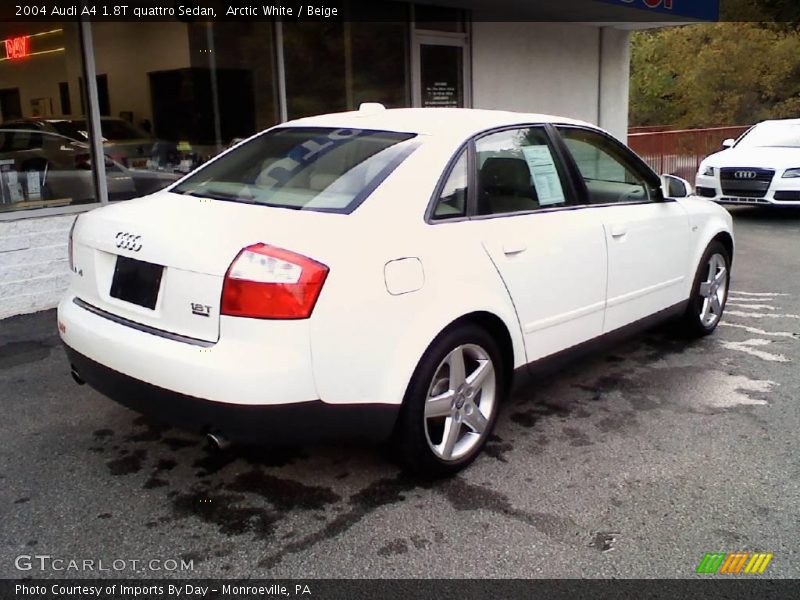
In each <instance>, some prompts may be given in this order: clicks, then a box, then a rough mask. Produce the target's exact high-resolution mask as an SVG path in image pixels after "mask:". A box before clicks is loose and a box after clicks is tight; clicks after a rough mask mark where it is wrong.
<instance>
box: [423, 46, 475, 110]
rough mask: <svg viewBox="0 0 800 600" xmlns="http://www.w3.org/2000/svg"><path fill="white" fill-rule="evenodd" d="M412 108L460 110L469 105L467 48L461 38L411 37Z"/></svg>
mask: <svg viewBox="0 0 800 600" xmlns="http://www.w3.org/2000/svg"><path fill="white" fill-rule="evenodd" d="M412 67H413V70H414V73H413V83H414V86H413V92H414V106H420V107H423V108H429V107H435V108H464V107H468V106H470V105H471V98H470V85H469V46H468V45H467V41H466V39H465V38H464V36H462V35H454V36H449V35H446V34H436V35H430V34H422V33H417V34H416V35H415V43H414V60H413V64H412Z"/></svg>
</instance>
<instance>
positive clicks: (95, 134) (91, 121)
mask: <svg viewBox="0 0 800 600" xmlns="http://www.w3.org/2000/svg"><path fill="white" fill-rule="evenodd" d="M405 25H406V47H405V52H406V53H407V54H408V56H406V65H407V68H406V71H407V72H406V74H405V76H404V77H405V86H406V88H407V89H406V93H405V96H406V99H407V101H408V100H410V105H411V106H414V107H418V106H422V90H421V87H422V86H421V81H420V76H421V65H420V49H421V46H422V45H441V46H453V47H458V48H461V49H462V61H463V80H462V82H461V86H462V87H463V105H464V106H466V107H470V106H471V105H472V102H471V98H472V85H471V73H470V66H471V59H470V50H471V43H470V32H469V20H468V19H464V23H463V26H460V27H459V28H458V29H461V31H439V30H433V29H426V28H425V27H426V23H416V22H415V21H414V15H413V7H412V8H411V14H410V15H409V19H408V20H407V21H406V23H405ZM78 27H79V39H80V51H81V57H80V58H81V73H82V83H83V89H82V90H81V91H82V95H83V98H85V106H86V110H85V112H86V115H85V117H86V121H87V124H88V130H89V131H88V134H89V140H88V141H89V146H90V152H91V156H92V164H93V165H98V164H104V150H103V138H102V136H101V133H100V122H101V115H100V108H99V107H100V100H99V94H98V86H97V83H96V82H97V68H96V64H95V47H94V43H93V24H92V22H91V21H88V20H79V22H78ZM213 27H214V25H213V24H209V28H210V29H211V28H213ZM272 36H273V42H274V43H273V47H272V52H271V56H270V57H268V58H267V57H265V60H271V61H272V65H273V85H274V89H275V104H276V106H275V108H276V119H277V123H283V122H286V121H287V120H289V114H290V111H289V105H288V98H287V83H286V66H287V65H286V56H285V46H284V27H283V23H282V22H281V21H280V20H275V21H273V22H272ZM354 108H357V107H354ZM254 133H255V132H254ZM91 171H92V177H93V180H94V185H95V198H96V199H97V201H96V202H93V203H87V204H75V205H69V206H61V207H47V208H33V209H28V210H19V211H8V212H0V221H16V220H21V219H29V218H39V217H47V216H55V215H64V214H77V213H81V212H86V211H88V210H92V209H94V208H97V207H100V206H104V205H107V204H108V203H109V192H108V181H107V177H106V172H105V169H97V168H92V169H91ZM122 201H124V200H122Z"/></svg>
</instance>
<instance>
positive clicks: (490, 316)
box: [428, 310, 515, 385]
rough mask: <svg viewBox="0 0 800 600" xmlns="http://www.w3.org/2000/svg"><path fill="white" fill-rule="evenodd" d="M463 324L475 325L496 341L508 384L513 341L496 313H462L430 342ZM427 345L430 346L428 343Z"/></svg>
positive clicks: (512, 355) (512, 361)
mask: <svg viewBox="0 0 800 600" xmlns="http://www.w3.org/2000/svg"><path fill="white" fill-rule="evenodd" d="M465 324H474V325H477V326H478V327H480V328H481V329H483V330H485V331H486V332H487V333H489V335H491V336H492V338H493V339H494V340H495V341H496V342H497V346H498V348H499V349H500V352H501V354H502V359H503V374H504V376H505V381H506V384H508V385H510V384H511V378H512V376H513V374H514V365H515V354H514V342H513V340H512V339H511V333H510V332H509V330H508V327H507V326H506V324H505V322H504V321H503V320H502V319H501V318H500V317H498V316H497V315H496V314H494V313H491V312H489V311H485V310H478V311H474V312H471V313H469V314H466V315H463V316H461V317H459V318H458V319H456V320H455V321H453V322H452V323H450V324H449V325H447V326H446V327H445V328H444V329H442V331H441V332H440V333H439V334H438V335H437V336H436V337H434V338H433V340H431V344H433V342H434V341H435V340H437V339H438V338H439V337H440V336H442V335H444V334H445V333H447V332H448V331H450V330H452V329H454V328H456V327H459V326H460V325H465ZM428 347H430V344H429V345H428Z"/></svg>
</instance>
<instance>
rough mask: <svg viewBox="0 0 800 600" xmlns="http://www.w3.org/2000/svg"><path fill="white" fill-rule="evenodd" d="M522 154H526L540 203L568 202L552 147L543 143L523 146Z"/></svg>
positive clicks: (541, 204) (526, 160)
mask: <svg viewBox="0 0 800 600" xmlns="http://www.w3.org/2000/svg"><path fill="white" fill-rule="evenodd" d="M522 154H523V155H524V156H525V162H527V163H528V169H530V172H531V177H533V183H534V185H535V186H536V194H537V196H538V197H539V205H540V206H552V205H554V204H563V203H564V202H566V198H565V197H564V188H562V187H561V179H559V177H558V171H557V170H556V163H555V161H554V160H553V155H552V154H551V153H550V148H548V147H547V146H543V145H542V146H523V147H522Z"/></svg>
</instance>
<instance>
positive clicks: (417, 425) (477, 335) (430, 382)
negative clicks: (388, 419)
mask: <svg viewBox="0 0 800 600" xmlns="http://www.w3.org/2000/svg"><path fill="white" fill-rule="evenodd" d="M457 349H461V351H462V355H463V356H464V364H465V365H466V367H467V368H466V369H465V372H466V373H467V374H470V372H471V371H470V368H471V366H470V365H479V364H480V363H479V361H478V359H477V358H476V356H478V355H480V352H479V351H483V352H484V353H485V355H486V356H488V358H489V359H490V360H491V365H492V369H491V371H492V372H491V373H490V374H489V375H487V378H486V379H485V380H484V381H485V385H486V386H487V387H486V388H482V389H481V391H480V393H476V392H475V390H474V389H466V391H464V392H463V393H462V394H461V396H459V395H458V394H455V395H454V398H453V404H452V406H453V409H452V410H453V411H456V412H459V413H460V415H459V417H458V423H459V426H458V427H459V428H463V429H461V431H462V435H463V438H461V440H460V443H461V445H462V447H464V448H469V449H468V451H466V452H465V453H464V454H463V455H459V456H454V457H453V458H451V459H450V460H444V459H443V458H442V457H441V456H439V455H438V454H437V453H436V452H435V451H434V449H433V448H432V447H431V446H432V445H436V444H434V442H433V441H429V440H432V438H433V437H435V436H434V434H435V433H436V432H435V431H434V430H435V429H436V427H437V426H438V420H439V419H441V421H442V439H441V440H439V441H440V444H441V445H442V446H443V447H446V445H445V438H444V436H445V432H446V431H447V427H446V426H445V424H444V422H445V421H447V419H448V418H452V417H429V419H430V420H427V419H426V417H425V409H426V404H427V402H428V399H429V392H430V391H431V390H432V389H435V386H436V385H442V384H444V383H448V390H450V388H451V386H450V385H449V381H452V379H450V377H451V375H450V373H449V371H450V367H449V363H446V362H445V361H446V359H448V357H450V356H451V354H452V353H453V352H455V351H456V350H457ZM473 353H474V354H473ZM502 361H503V355H502V353H501V352H500V349H499V348H498V345H497V342H496V341H495V340H494V338H493V337H492V336H491V335H490V334H489V333H488V332H486V331H485V330H484V329H482V328H481V327H478V326H477V325H474V324H464V325H457V326H455V327H453V328H451V329H448V330H446V331H444V332H443V333H442V334H440V335H439V336H438V337H437V338H436V339H435V340H434V341H433V342H432V343H431V345H430V346H429V347H428V349H427V350H426V351H425V353H424V354H423V356H422V358H421V359H420V361H419V363H418V365H417V368H416V369H415V370H414V374H413V375H412V377H411V381H410V382H409V384H408V388H407V390H406V394H405V397H404V399H403V407H402V409H401V411H400V415H399V417H398V422H397V426H396V427H395V432H394V435H393V438H392V445H393V449H394V453H395V455H396V457H397V458H398V459H399V461H400V462H401V464H402V465H403V466H404V467H405V468H406V469H408V470H409V471H411V472H412V473H414V474H415V475H417V476H420V477H423V478H428V479H435V478H440V477H446V476H450V475H454V474H455V473H458V472H459V471H461V470H462V469H464V468H465V467H466V466H467V465H469V464H470V463H471V462H472V461H473V460H475V458H476V457H477V456H478V454H480V452H481V450H482V449H483V446H484V444H485V443H486V440H487V439H488V437H489V436H490V435H491V432H492V428H493V427H494V424H495V422H496V420H497V414H498V409H499V405H500V403H501V402H502V401H503V400H504V399H505V396H506V394H507V390H508V382H507V381H506V375H505V373H506V369H505V365H504V364H503V362H502ZM476 368H477V367H476ZM443 369H444V370H446V371H447V372H448V376H447V377H448V382H445V381H444V377H443V376H442V372H443ZM473 374H474V373H473ZM434 377H436V378H437V381H438V382H439V383H438V384H437V383H436V382H435V381H434ZM489 377H492V378H493V382H494V383H493V388H492V387H491V386H492V383H491V382H490V381H489ZM467 388H470V386H467ZM487 390H493V393H492V392H491V391H487ZM451 391H452V390H451ZM484 391H486V396H484ZM445 393H448V392H445ZM467 394H469V395H470V397H471V400H470V398H469V397H465V395H467ZM431 395H433V396H435V395H438V394H435V393H434V394H431ZM490 397H491V400H490ZM459 401H460V402H461V405H458V404H459ZM472 401H474V403H473V404H471V406H470V402H472ZM484 401H486V404H484ZM465 402H466V404H464V403H465ZM478 404H480V405H481V406H482V407H483V408H482V409H477V408H476V407H477V406H478ZM487 407H488V408H487ZM476 409H477V410H479V411H480V412H481V416H483V417H484V418H485V423H486V425H485V429H483V431H482V432H481V433H477V432H476V431H475V430H474V429H472V428H471V426H470V428H468V425H467V422H466V421H467V420H469V419H471V418H470V417H462V416H461V415H463V414H466V413H464V412H462V411H470V410H471V411H472V412H475V411H476ZM483 410H488V411H489V413H490V414H488V415H484V414H483ZM470 414H471V413H470ZM462 418H463V419H464V421H463V424H462V421H461V419H462ZM451 427H452V425H451ZM468 436H471V437H469V439H467V438H468ZM476 436H477V437H476Z"/></svg>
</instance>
